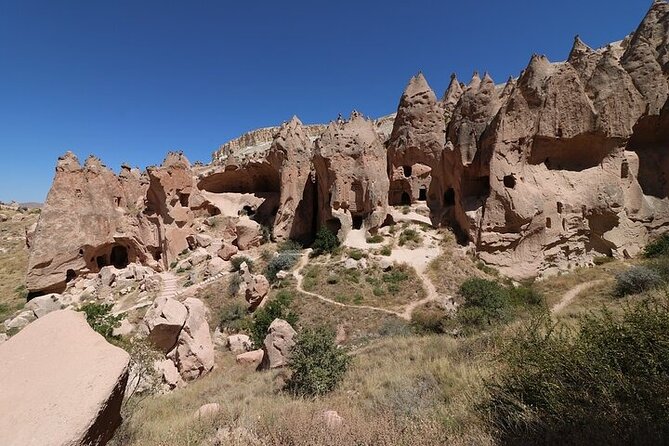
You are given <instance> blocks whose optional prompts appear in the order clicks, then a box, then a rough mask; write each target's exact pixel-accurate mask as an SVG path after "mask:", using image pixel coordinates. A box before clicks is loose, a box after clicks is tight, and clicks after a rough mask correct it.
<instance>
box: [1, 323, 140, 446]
mask: <svg viewBox="0 0 669 446" xmlns="http://www.w3.org/2000/svg"><path fill="white" fill-rule="evenodd" d="M129 362H130V356H129V355H128V354H127V353H126V352H125V351H123V350H122V349H120V348H118V347H115V346H113V345H111V344H109V343H108V342H107V341H106V340H105V339H104V338H103V337H102V336H101V335H100V334H98V333H96V332H95V331H94V330H93V329H92V328H91V327H90V326H89V325H88V323H87V322H86V317H85V315H84V314H83V313H80V312H75V311H72V310H59V311H54V312H52V313H49V314H47V315H45V316H43V317H41V318H39V319H38V320H36V321H35V322H34V323H32V324H30V325H29V326H28V327H26V328H24V329H23V330H22V331H21V332H20V333H18V334H16V335H15V336H13V337H12V338H11V339H9V340H8V341H6V342H4V343H3V344H2V345H0V364H2V367H0V413H2V416H1V417H0V444H2V445H17V446H18V445H40V446H41V445H45V446H46V445H54V446H55V445H93V444H99V445H103V444H105V443H106V442H107V441H108V440H109V439H110V438H111V437H112V435H113V433H114V430H115V429H116V428H117V427H118V426H119V424H120V423H121V416H120V411H121V404H122V402H123V395H124V390H125V386H126V381H127V379H128V365H129ZM45 377H48V379H45ZM38 414H39V416H37V415H38Z"/></svg>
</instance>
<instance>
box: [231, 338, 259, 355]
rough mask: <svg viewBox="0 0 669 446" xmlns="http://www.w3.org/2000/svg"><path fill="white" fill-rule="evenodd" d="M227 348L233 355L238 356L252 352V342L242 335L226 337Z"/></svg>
mask: <svg viewBox="0 0 669 446" xmlns="http://www.w3.org/2000/svg"><path fill="white" fill-rule="evenodd" d="M227 343H228V348H229V349H230V351H231V352H232V353H234V354H240V353H244V352H248V351H251V350H253V341H251V338H250V337H248V336H247V335H244V334H234V335H230V336H228V340H227Z"/></svg>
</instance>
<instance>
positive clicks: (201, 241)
mask: <svg viewBox="0 0 669 446" xmlns="http://www.w3.org/2000/svg"><path fill="white" fill-rule="evenodd" d="M195 240H196V241H197V245H198V246H201V247H202V248H207V247H208V246H210V245H211V242H212V238H211V237H210V236H208V235H207V234H197V235H196V236H195Z"/></svg>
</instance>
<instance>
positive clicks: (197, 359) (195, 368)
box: [167, 297, 214, 381]
mask: <svg viewBox="0 0 669 446" xmlns="http://www.w3.org/2000/svg"><path fill="white" fill-rule="evenodd" d="M183 304H184V306H185V307H186V308H187V309H188V318H187V319H186V323H185V324H184V326H183V329H182V330H181V333H180V334H179V339H178V342H177V346H176V348H175V349H174V350H172V351H171V352H170V353H169V354H168V355H167V356H168V358H170V359H172V360H173V361H174V364H176V366H177V369H178V370H179V373H180V374H181V376H182V377H183V379H184V380H186V381H190V380H193V379H196V378H199V377H200V376H203V375H205V374H207V373H209V372H210V371H211V369H213V368H214V343H213V342H212V340H211V333H210V332H209V324H208V323H207V318H206V308H205V306H204V303H203V302H202V301H201V300H199V299H195V298H193V297H189V298H188V299H186V300H185V301H184V303H183Z"/></svg>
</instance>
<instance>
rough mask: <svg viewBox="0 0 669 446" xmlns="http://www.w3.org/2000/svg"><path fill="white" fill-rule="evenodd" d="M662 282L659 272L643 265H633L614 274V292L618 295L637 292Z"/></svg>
mask: <svg viewBox="0 0 669 446" xmlns="http://www.w3.org/2000/svg"><path fill="white" fill-rule="evenodd" d="M661 282H662V278H661V277H660V275H659V274H657V273H656V272H655V271H653V270H652V269H650V268H647V267H645V266H634V267H632V268H630V269H628V270H627V271H623V272H622V273H620V274H618V275H616V288H615V294H616V296H618V297H623V296H627V295H630V294H639V293H643V292H644V291H647V290H650V289H652V288H655V287H656V286H658V285H659V284H660V283H661Z"/></svg>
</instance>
